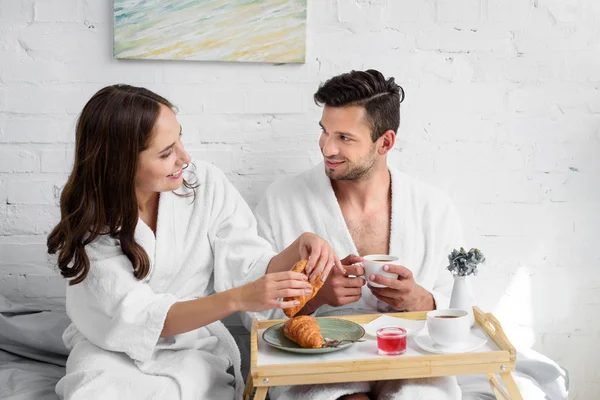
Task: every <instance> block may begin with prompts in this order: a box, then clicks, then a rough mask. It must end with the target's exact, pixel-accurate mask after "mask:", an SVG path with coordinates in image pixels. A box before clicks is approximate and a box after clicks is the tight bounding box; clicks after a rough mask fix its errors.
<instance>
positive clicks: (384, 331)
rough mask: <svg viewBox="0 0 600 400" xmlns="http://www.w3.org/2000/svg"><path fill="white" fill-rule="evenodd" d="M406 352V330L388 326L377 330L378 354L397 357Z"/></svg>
mask: <svg viewBox="0 0 600 400" xmlns="http://www.w3.org/2000/svg"><path fill="white" fill-rule="evenodd" d="M405 352H406V330H405V329H404V328H399V327H395V326H388V327H385V328H381V329H379V330H377V353H378V354H381V355H383V356H395V355H399V354H404V353H405Z"/></svg>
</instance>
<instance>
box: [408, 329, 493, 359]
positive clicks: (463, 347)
mask: <svg viewBox="0 0 600 400" xmlns="http://www.w3.org/2000/svg"><path fill="white" fill-rule="evenodd" d="M414 339H415V343H416V344H417V345H418V346H419V347H420V348H422V349H423V350H425V351H428V352H430V353H436V354H455V353H470V352H472V351H475V350H477V349H479V348H481V347H482V346H483V345H484V344H486V343H487V338H484V337H481V336H480V335H478V334H477V333H476V332H474V331H471V332H470V333H469V338H468V339H467V340H466V341H465V342H464V343H461V344H460V345H459V346H456V347H445V346H440V345H439V344H436V343H434V342H433V340H432V339H431V337H430V336H429V332H427V329H423V330H422V331H421V332H419V334H418V335H415V338H414Z"/></svg>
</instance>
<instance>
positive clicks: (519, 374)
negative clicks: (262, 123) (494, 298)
mask: <svg viewBox="0 0 600 400" xmlns="http://www.w3.org/2000/svg"><path fill="white" fill-rule="evenodd" d="M389 171H390V174H391V178H392V221H391V232H390V233H391V234H390V244H389V248H390V254H392V255H395V256H398V257H400V262H401V263H402V264H403V265H404V266H406V267H407V268H409V269H411V271H412V272H413V274H414V277H415V281H416V282H417V283H418V284H419V285H421V286H423V287H424V288H425V289H427V290H428V291H430V292H431V293H432V294H433V297H434V299H435V302H436V305H437V308H446V307H448V305H449V295H450V293H451V290H452V283H453V279H452V275H451V274H450V273H449V272H448V271H447V270H446V265H448V259H447V255H448V254H449V253H450V251H451V250H452V249H453V248H459V247H460V246H464V242H463V238H462V229H461V225H460V222H459V219H458V216H457V213H456V211H455V209H454V206H453V205H452V202H451V201H450V199H449V198H448V197H447V196H446V195H445V194H443V193H442V192H440V191H439V190H437V189H434V188H432V187H431V186H428V185H426V184H424V183H420V182H418V181H416V180H414V179H412V178H410V177H409V176H407V175H406V174H404V173H402V172H400V171H398V170H396V169H394V168H392V167H389ZM255 215H256V217H257V220H258V229H259V233H260V234H261V236H263V237H264V238H266V239H267V240H268V241H269V242H271V244H272V245H273V247H274V248H275V249H276V250H281V249H283V248H284V247H285V246H287V245H288V244H289V243H291V242H292V241H293V240H294V239H295V238H296V236H298V235H299V234H300V233H302V232H304V231H309V232H315V233H316V234H317V235H319V236H321V237H323V238H324V239H326V240H328V241H329V242H330V243H331V245H332V246H333V248H334V250H335V251H336V254H337V255H338V256H339V257H345V256H346V255H348V254H357V250H356V246H355V245H354V242H353V240H352V237H351V235H350V232H349V231H348V228H347V226H346V222H345V221H344V217H343V215H342V212H341V210H340V207H339V204H338V202H337V199H336V197H335V194H334V192H333V189H332V188H331V182H330V180H329V178H328V177H327V175H325V169H324V166H323V164H322V163H321V164H319V165H317V166H316V167H314V168H313V169H311V170H309V171H306V172H305V173H303V174H301V175H299V176H297V177H294V178H289V179H284V180H282V181H279V182H276V183H274V184H273V185H271V186H270V187H269V188H268V190H267V191H266V193H265V195H264V197H263V199H262V200H261V201H260V203H259V204H258V206H257V208H256V210H255ZM387 311H393V310H392V309H391V308H390V307H388V306H387V305H386V304H385V303H382V302H380V301H378V300H377V298H375V297H374V296H373V294H372V293H371V291H370V290H369V289H368V288H367V287H366V285H365V286H364V287H363V289H362V297H361V300H360V301H358V302H356V303H353V304H347V305H345V306H342V307H338V308H333V307H329V306H322V307H320V308H319V309H318V310H317V311H316V313H315V314H316V315H343V314H353V313H365V314H369V313H373V312H387ZM271 317H274V318H284V315H283V313H280V311H277V312H274V313H273V314H272V315H271ZM516 368H517V371H516V372H515V373H513V375H514V377H515V380H516V382H517V385H518V386H519V388H520V390H521V393H522V395H523V398H525V399H528V400H529V399H531V400H533V399H564V398H566V393H567V384H566V382H567V381H568V377H567V374H566V372H565V371H564V370H562V368H560V366H558V365H557V364H556V363H554V362H552V361H551V360H549V359H547V358H546V357H544V356H542V355H541V354H538V353H536V352H534V351H531V350H524V351H519V352H518V353H517V365H516ZM455 382H456V381H455V380H454V379H453V378H452V381H449V380H448V378H444V379H439V380H427V381H424V380H410V381H405V382H404V383H402V382H401V381H388V382H387V383H385V384H384V383H383V382H382V383H381V384H378V385H373V384H371V385H369V384H367V383H364V382H363V383H358V384H355V385H353V386H350V385H345V384H344V385H319V386H313V387H308V386H296V387H294V388H290V387H284V388H277V389H275V390H271V395H272V397H273V398H274V399H277V400H285V399H302V398H310V399H313V400H317V399H333V398H337V397H339V396H342V395H344V394H348V393H352V392H365V391H368V390H371V391H373V390H374V391H376V392H380V397H379V398H380V399H410V400H416V399H438V398H447V397H444V395H446V396H448V397H450V398H452V396H455V397H456V396H460V390H459V391H458V393H457V392H456V389H457V387H456V384H455ZM458 382H459V384H460V387H461V388H462V396H463V399H473V400H474V399H491V398H493V394H492V392H491V389H490V386H489V384H488V382H487V378H486V377H485V375H466V376H459V377H458ZM407 383H408V384H407ZM444 392H445V394H444ZM336 396H337V397H336Z"/></svg>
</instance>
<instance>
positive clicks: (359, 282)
mask: <svg viewBox="0 0 600 400" xmlns="http://www.w3.org/2000/svg"><path fill="white" fill-rule="evenodd" d="M342 279H343V280H344V281H343V282H344V287H350V288H360V287H363V286H365V284H366V283H367V281H365V280H364V279H363V278H361V277H360V276H357V277H356V278H342Z"/></svg>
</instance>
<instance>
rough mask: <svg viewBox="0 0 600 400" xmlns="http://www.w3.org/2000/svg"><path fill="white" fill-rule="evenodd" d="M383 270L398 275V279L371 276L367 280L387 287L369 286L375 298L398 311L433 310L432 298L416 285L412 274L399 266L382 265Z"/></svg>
mask: <svg viewBox="0 0 600 400" xmlns="http://www.w3.org/2000/svg"><path fill="white" fill-rule="evenodd" d="M383 270H384V271H386V272H391V273H394V274H398V279H392V278H386V277H384V276H381V275H375V274H374V275H371V276H370V277H369V280H370V281H372V282H375V283H379V284H381V285H385V286H387V287H384V288H376V287H373V286H371V285H369V289H371V292H372V293H373V295H374V296H375V297H377V298H378V299H379V300H381V301H383V302H384V303H386V304H388V305H390V306H392V307H393V308H394V309H395V310H398V311H430V310H433V309H434V308H435V302H434V301H433V296H432V295H431V293H429V292H428V291H427V290H425V289H423V288H422V287H421V286H419V285H417V283H416V282H415V280H414V278H413V274H412V272H411V271H410V270H409V269H408V268H405V267H403V266H401V265H391V264H390V265H384V266H383Z"/></svg>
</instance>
